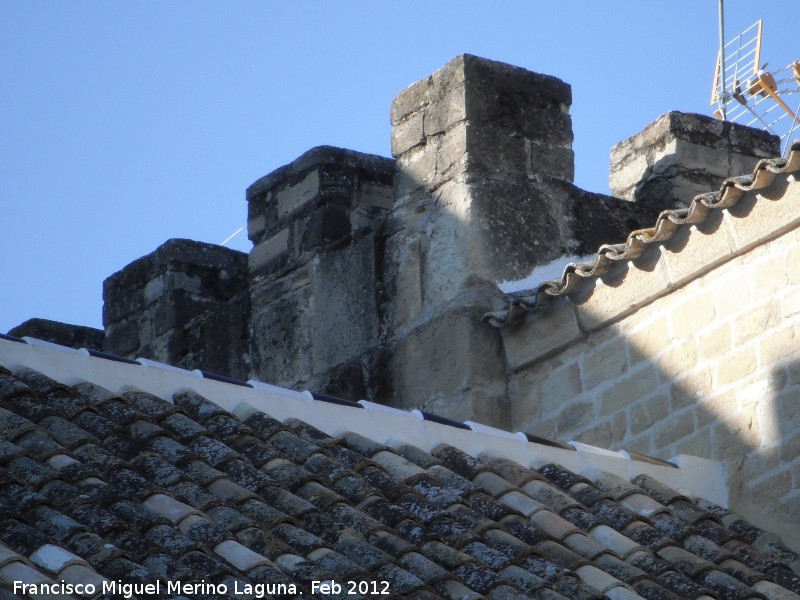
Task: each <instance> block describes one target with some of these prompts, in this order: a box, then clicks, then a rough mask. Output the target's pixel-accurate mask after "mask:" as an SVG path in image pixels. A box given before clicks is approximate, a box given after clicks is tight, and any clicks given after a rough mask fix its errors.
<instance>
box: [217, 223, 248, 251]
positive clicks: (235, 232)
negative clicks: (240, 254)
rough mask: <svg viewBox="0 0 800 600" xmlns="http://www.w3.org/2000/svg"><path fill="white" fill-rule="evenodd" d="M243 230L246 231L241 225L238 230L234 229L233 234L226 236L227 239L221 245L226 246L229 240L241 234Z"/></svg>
mask: <svg viewBox="0 0 800 600" xmlns="http://www.w3.org/2000/svg"><path fill="white" fill-rule="evenodd" d="M242 231H244V227H239V229H237V230H236V231H234V232H233V233H232V234H230V235H229V236H228V237H226V238H225V241H224V242H222V243H221V244H220V246H224V245H225V244H227V243H228V242H230V241H231V240H232V239H233V238H235V237H236V236H237V235H239V234H240V233H241V232H242Z"/></svg>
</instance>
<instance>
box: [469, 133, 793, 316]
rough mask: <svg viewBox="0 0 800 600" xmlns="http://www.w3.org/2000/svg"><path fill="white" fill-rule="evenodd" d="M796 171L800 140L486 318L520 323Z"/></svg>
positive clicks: (572, 265) (512, 297) (511, 296)
mask: <svg viewBox="0 0 800 600" xmlns="http://www.w3.org/2000/svg"><path fill="white" fill-rule="evenodd" d="M798 171H800V141H797V142H794V143H793V144H792V146H791V147H790V149H789V152H788V154H787V156H786V158H773V159H767V160H760V161H759V162H758V163H757V164H756V166H755V168H754V170H753V173H752V174H751V175H743V176H740V177H730V178H728V179H726V180H724V181H723V182H722V185H721V187H720V189H719V191H716V192H709V193H706V194H700V195H698V196H696V197H695V198H694V199H693V200H692V201H691V203H690V204H689V206H688V207H686V208H677V209H672V210H665V211H662V212H661V213H660V214H659V215H658V218H657V220H656V222H655V224H654V225H653V226H652V227H649V228H647V229H638V230H635V231H632V232H631V233H630V234H628V237H627V239H626V240H625V241H624V242H623V243H621V244H604V245H602V246H600V248H599V249H598V251H597V253H596V254H595V256H594V258H593V260H591V261H587V262H581V263H570V264H568V265H567V266H566V267H565V268H564V271H563V274H562V275H561V278H560V279H554V280H550V281H544V282H542V283H540V284H539V285H538V286H537V287H535V288H534V289H532V290H530V291H527V292H521V293H515V294H509V295H507V300H508V307H507V308H506V309H505V310H501V311H496V312H490V313H487V314H486V315H485V316H484V320H485V321H488V322H489V323H491V324H492V325H494V326H495V327H507V326H514V325H518V324H520V323H522V322H523V321H524V320H525V317H526V315H527V314H528V313H529V312H533V311H536V310H537V309H540V308H543V307H545V306H549V305H550V304H551V302H552V301H553V300H554V299H555V298H557V297H559V296H567V295H569V294H573V293H575V292H576V291H577V290H578V289H579V288H580V287H581V285H582V283H583V281H584V280H586V279H589V278H595V277H600V276H602V275H603V274H605V273H607V272H608V271H610V270H611V269H612V268H613V267H614V266H615V265H616V264H618V263H620V262H623V261H633V260H636V259H637V258H639V257H640V256H641V255H642V254H643V253H644V252H645V250H647V249H648V247H650V246H652V245H656V244H664V243H666V242H668V241H669V240H670V239H672V238H673V236H675V234H676V233H677V231H678V230H679V229H680V228H681V227H685V226H692V225H697V224H699V223H702V222H703V221H705V220H706V219H707V218H708V216H709V214H711V213H712V211H716V210H722V209H725V208H731V207H733V206H735V205H736V204H737V203H738V202H739V200H740V199H741V198H742V197H743V196H744V195H745V194H747V193H749V192H754V191H759V190H763V189H764V188H767V187H769V186H770V185H771V184H772V183H773V181H775V178H776V177H778V176H779V175H792V174H794V173H797V172H798Z"/></svg>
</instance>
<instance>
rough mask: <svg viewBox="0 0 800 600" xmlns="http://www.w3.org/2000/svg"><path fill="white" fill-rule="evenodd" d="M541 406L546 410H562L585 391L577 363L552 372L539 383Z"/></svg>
mask: <svg viewBox="0 0 800 600" xmlns="http://www.w3.org/2000/svg"><path fill="white" fill-rule="evenodd" d="M539 385H540V394H541V406H542V409H543V410H544V411H546V412H548V413H549V412H553V411H557V410H560V408H561V407H562V406H563V405H564V404H567V403H569V402H571V401H572V400H573V399H574V398H575V397H576V396H577V395H578V394H580V393H581V392H582V391H583V386H582V384H581V372H580V368H579V367H578V364H577V363H574V362H573V363H570V364H568V365H566V366H564V367H561V368H559V369H556V370H554V371H552V372H550V373H549V374H548V375H547V376H546V377H545V378H544V379H543V380H542V382H541V383H540V384H539Z"/></svg>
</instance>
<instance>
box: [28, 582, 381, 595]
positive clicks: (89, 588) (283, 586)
mask: <svg viewBox="0 0 800 600" xmlns="http://www.w3.org/2000/svg"><path fill="white" fill-rule="evenodd" d="M13 588H14V589H13V592H14V593H15V594H17V593H19V594H32V595H34V594H42V595H45V594H72V595H77V596H86V597H88V596H94V595H95V594H96V593H98V592H101V593H103V594H111V595H112V596H121V597H122V598H133V597H134V596H156V597H160V595H161V594H162V592H163V593H165V594H184V595H197V594H219V595H225V594H232V595H234V596H238V595H240V594H241V595H247V596H248V597H251V598H266V597H268V596H276V595H278V596H284V595H296V594H298V593H299V590H298V587H297V586H296V585H295V584H294V583H246V582H243V581H234V582H233V585H230V584H225V583H210V582H207V581H206V580H205V579H202V580H200V582H191V583H188V582H187V583H184V582H181V581H166V582H162V581H154V582H151V583H123V582H122V581H108V580H106V581H103V582H102V584H92V583H68V582H66V581H58V582H53V583H22V582H21V581H15V582H14V586H13ZM311 593H312V594H318V595H323V596H324V595H328V594H342V593H344V594H345V595H351V594H358V595H376V596H385V595H388V594H389V582H388V581H340V582H337V581H333V580H327V581H312V582H311Z"/></svg>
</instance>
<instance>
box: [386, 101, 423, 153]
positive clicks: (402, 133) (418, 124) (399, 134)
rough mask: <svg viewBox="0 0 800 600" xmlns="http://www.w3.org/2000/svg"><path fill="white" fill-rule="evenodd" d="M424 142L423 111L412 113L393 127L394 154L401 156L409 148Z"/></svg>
mask: <svg viewBox="0 0 800 600" xmlns="http://www.w3.org/2000/svg"><path fill="white" fill-rule="evenodd" d="M424 143H425V134H424V133H423V114H422V112H417V113H414V114H412V115H410V116H409V117H408V118H406V119H405V120H404V121H402V122H401V123H398V124H397V125H396V126H395V127H394V128H392V156H400V155H401V154H403V153H404V152H405V151H406V150H408V149H409V148H413V147H414V146H419V145H421V144H424Z"/></svg>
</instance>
